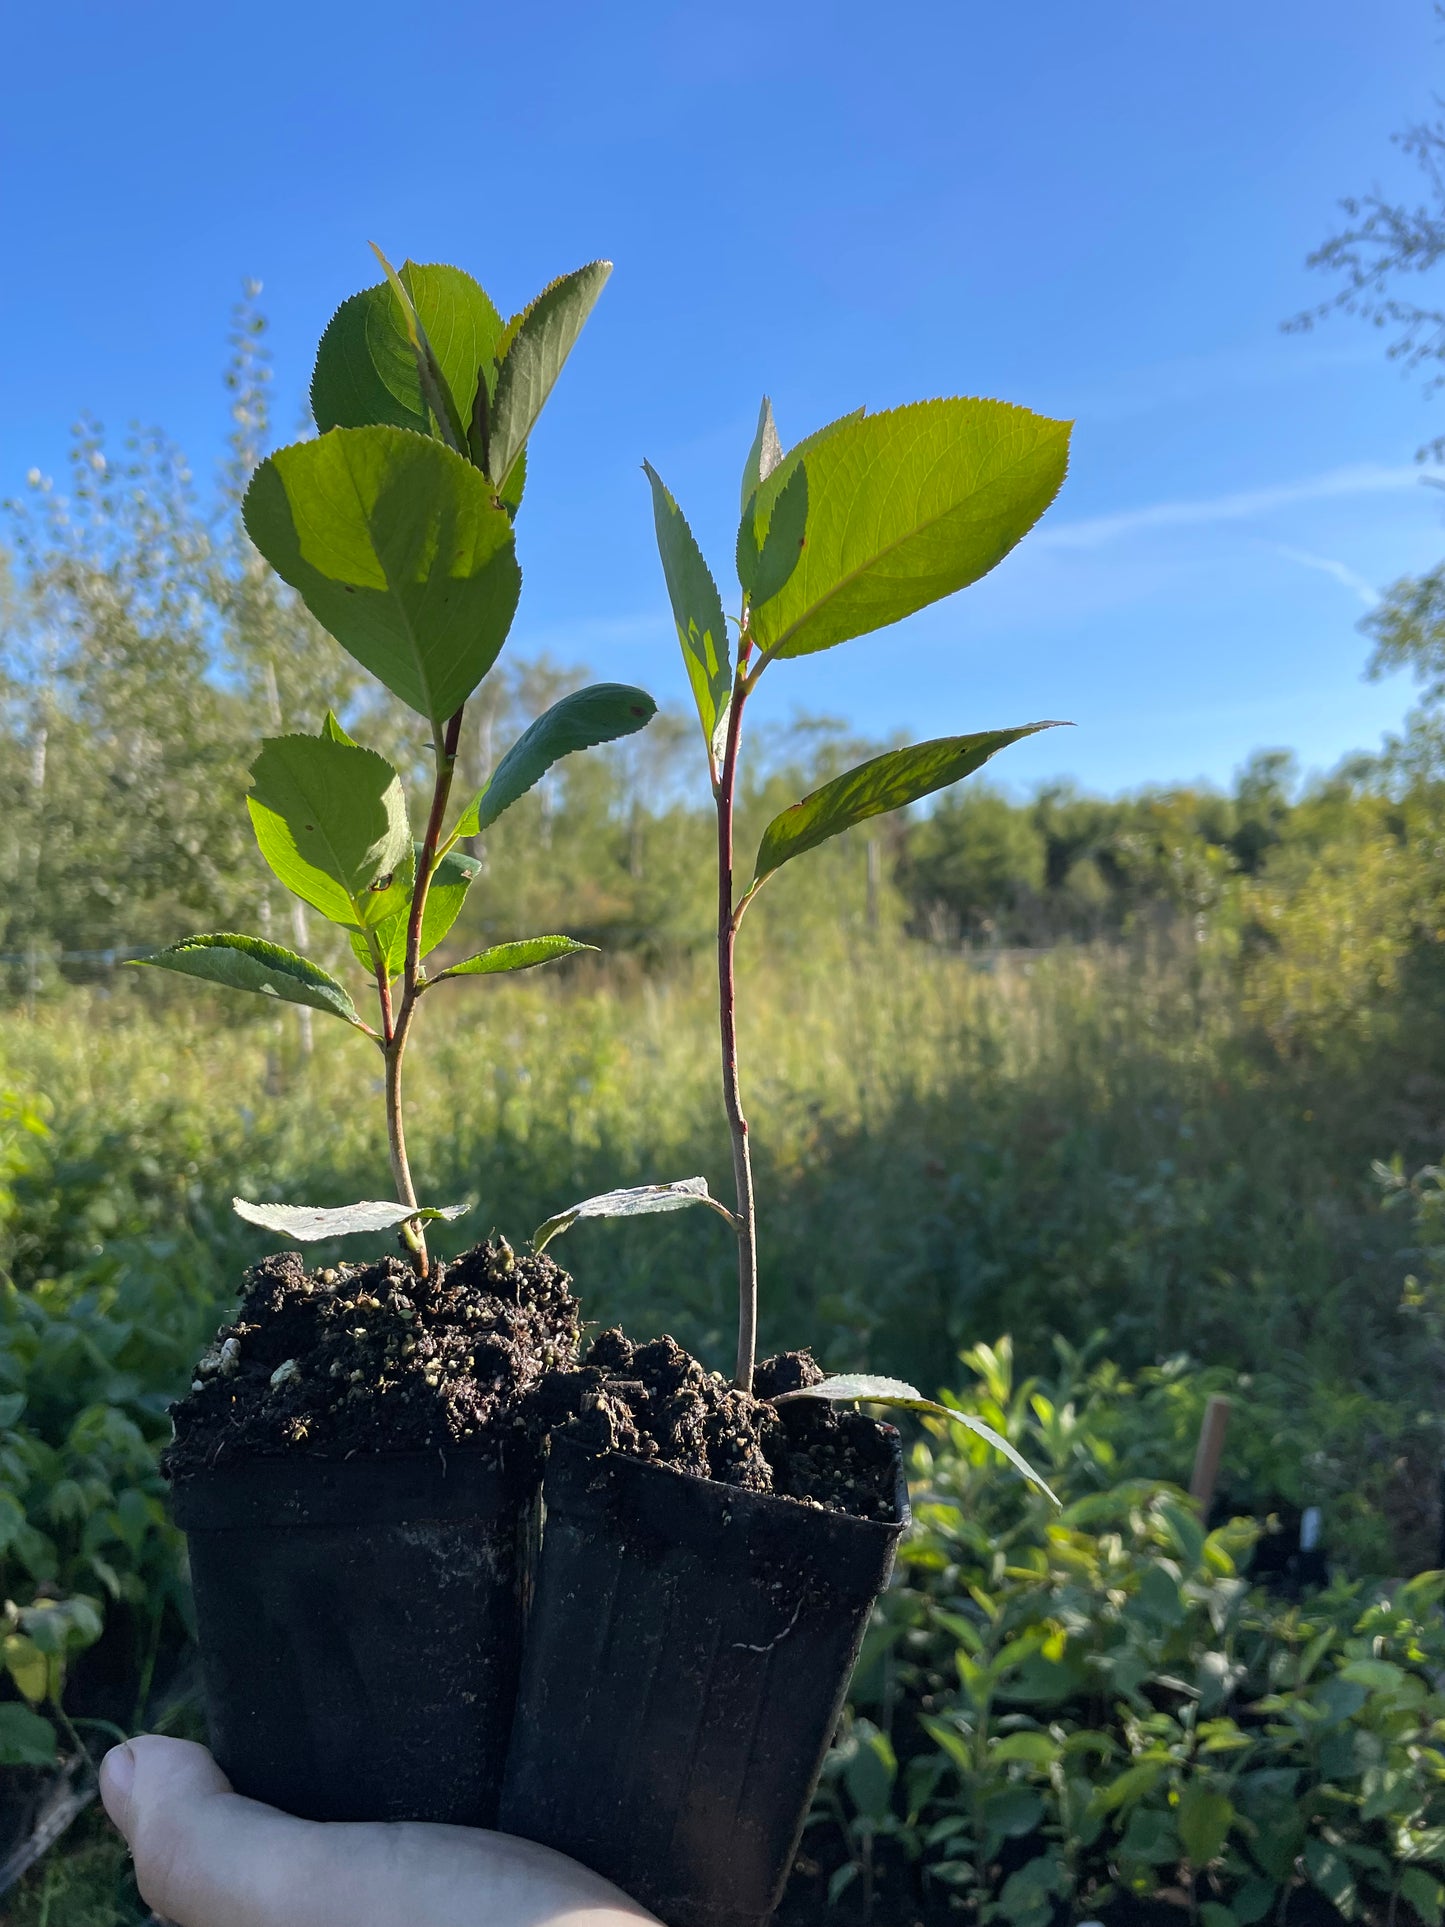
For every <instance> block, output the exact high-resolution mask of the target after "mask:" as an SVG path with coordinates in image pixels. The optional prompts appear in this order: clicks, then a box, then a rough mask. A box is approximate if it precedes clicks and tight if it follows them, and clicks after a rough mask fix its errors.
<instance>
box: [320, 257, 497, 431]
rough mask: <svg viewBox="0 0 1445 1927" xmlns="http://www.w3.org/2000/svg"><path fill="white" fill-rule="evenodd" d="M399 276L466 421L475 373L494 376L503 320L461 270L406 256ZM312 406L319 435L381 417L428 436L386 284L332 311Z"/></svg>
mask: <svg viewBox="0 0 1445 1927" xmlns="http://www.w3.org/2000/svg"><path fill="white" fill-rule="evenodd" d="M399 278H400V280H401V283H402V286H403V288H404V289H405V291H406V293H407V295H408V297H409V299H410V301H411V305H412V309H413V312H414V314H415V316H416V319H417V321H418V322H419V324H420V326H421V329H422V331H423V333H424V335H425V337H426V339H427V341H428V342H429V343H430V344H431V347H432V350H433V352H434V354H435V356H436V360H437V364H438V366H439V368H440V371H441V375H442V379H443V380H444V382H445V384H446V387H447V390H448V392H449V394H450V396H451V400H452V404H453V407H454V408H455V410H456V413H457V415H458V416H459V417H460V419H461V421H462V422H463V424H465V423H466V422H468V421H470V420H471V414H472V402H473V399H474V397H475V395H476V392H477V380H478V374H479V371H480V370H483V369H485V370H486V371H487V372H488V374H489V375H490V376H491V378H492V379H493V380H494V379H495V372H494V366H495V356H496V352H497V345H498V343H499V341H500V340H501V336H502V318H501V316H500V315H499V314H498V313H497V310H496V309H495V307H493V305H492V303H491V301H490V299H489V298H488V297H487V295H486V294H485V293H484V292H483V290H482V289H481V288H480V287H478V285H477V283H476V282H475V281H474V280H473V279H472V277H471V276H470V275H469V274H463V273H462V271H461V269H460V268H449V267H443V266H441V265H440V264H433V265H427V266H423V265H421V264H419V263H417V262H415V261H408V262H406V263H405V264H404V265H403V267H402V270H401V274H400V277H399ZM311 411H312V413H313V414H314V415H315V417H316V426H317V427H318V428H319V429H321V431H322V432H323V434H324V433H325V432H326V430H327V429H330V428H365V427H369V426H371V425H373V424H375V423H378V422H383V423H388V424H390V425H391V426H392V427H393V428H411V429H415V430H416V432H417V433H418V434H422V435H426V434H430V433H431V431H432V417H431V412H430V411H429V409H428V408H427V405H426V403H425V401H424V399H423V396H422V385H421V376H420V374H419V372H418V369H417V361H416V353H415V351H414V349H413V348H412V345H411V341H410V339H409V337H408V334H407V327H406V320H405V317H404V315H403V312H402V308H401V303H400V302H399V300H398V299H397V296H396V294H395V293H394V292H393V290H392V288H391V287H390V286H389V285H388V283H386V282H384V281H383V282H380V283H378V285H377V286H376V287H374V288H367V289H365V290H363V292H362V293H361V294H356V295H353V296H352V297H351V299H350V300H349V301H343V302H342V304H341V306H340V307H339V308H338V309H337V311H336V313H335V314H334V315H333V316H332V318H331V320H330V322H329V323H328V325H327V329H326V332H325V334H324V335H323V336H322V337H321V346H320V348H319V349H318V350H317V355H316V371H315V373H314V374H313V375H312V378H311Z"/></svg>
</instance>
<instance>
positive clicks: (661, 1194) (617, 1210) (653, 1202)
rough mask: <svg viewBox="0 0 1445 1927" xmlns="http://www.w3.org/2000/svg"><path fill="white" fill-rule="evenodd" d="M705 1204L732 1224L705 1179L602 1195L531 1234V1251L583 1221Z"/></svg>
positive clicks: (632, 1215)
mask: <svg viewBox="0 0 1445 1927" xmlns="http://www.w3.org/2000/svg"><path fill="white" fill-rule="evenodd" d="M694 1204H705V1205H708V1206H710V1207H711V1208H712V1210H714V1211H716V1212H719V1213H720V1214H721V1215H722V1216H723V1217H724V1218H726V1219H727V1220H728V1221H729V1223H731V1222H732V1213H731V1212H730V1211H729V1210H728V1208H727V1206H726V1205H725V1204H723V1203H721V1202H720V1201H719V1200H718V1199H717V1198H715V1197H713V1195H712V1193H711V1192H710V1191H709V1190H708V1188H707V1179H706V1178H679V1179H678V1180H677V1181H676V1182H675V1183H673V1184H639V1185H634V1186H633V1187H632V1188H631V1189H630V1190H626V1191H603V1192H601V1193H599V1195H598V1196H597V1197H595V1198H584V1199H583V1200H582V1202H581V1204H574V1205H570V1206H569V1207H568V1208H567V1210H565V1211H559V1212H558V1213H557V1215H556V1216H555V1217H553V1218H548V1219H547V1221H546V1223H545V1224H540V1225H538V1227H537V1229H536V1230H535V1231H534V1232H533V1234H532V1249H533V1250H534V1251H541V1250H542V1249H543V1247H544V1246H545V1245H547V1244H549V1243H550V1242H551V1240H552V1239H553V1238H555V1237H556V1236H557V1235H558V1233H559V1232H562V1231H567V1230H569V1229H570V1228H571V1226H573V1225H574V1224H576V1223H577V1222H578V1221H579V1220H580V1219H582V1218H643V1217H648V1216H650V1215H651V1214H652V1213H654V1212H657V1211H685V1210H686V1209H687V1208H688V1206H689V1205H694Z"/></svg>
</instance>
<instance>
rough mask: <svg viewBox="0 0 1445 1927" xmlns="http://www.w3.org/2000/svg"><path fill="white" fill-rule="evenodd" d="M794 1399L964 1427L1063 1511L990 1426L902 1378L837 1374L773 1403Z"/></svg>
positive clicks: (780, 1396)
mask: <svg viewBox="0 0 1445 1927" xmlns="http://www.w3.org/2000/svg"><path fill="white" fill-rule="evenodd" d="M793 1398H826V1399H830V1400H833V1401H834V1402H840V1401H849V1402H852V1403H856V1404H861V1405H896V1406H899V1407H901V1409H902V1410H904V1411H906V1412H922V1413H925V1414H926V1415H927V1416H928V1417H929V1418H942V1419H949V1420H951V1421H952V1422H953V1424H955V1425H962V1426H965V1427H966V1428H967V1429H968V1430H969V1431H970V1432H973V1433H974V1434H976V1436H977V1437H979V1438H981V1439H982V1440H983V1441H984V1443H985V1444H987V1445H991V1446H992V1447H993V1449H994V1451H995V1452H1002V1454H1003V1456H1004V1457H1005V1458H1006V1459H1007V1460H1008V1462H1009V1464H1010V1465H1011V1466H1013V1468H1014V1470H1015V1471H1016V1472H1021V1473H1022V1474H1023V1476H1024V1478H1026V1479H1027V1480H1028V1482H1029V1484H1030V1485H1036V1486H1037V1487H1038V1489H1039V1491H1040V1492H1042V1493H1043V1494H1044V1496H1045V1497H1046V1498H1049V1499H1052V1500H1053V1502H1054V1504H1055V1505H1056V1506H1058V1507H1059V1510H1060V1511H1062V1510H1063V1505H1062V1502H1061V1501H1060V1499H1059V1497H1058V1495H1057V1494H1056V1493H1055V1492H1054V1491H1053V1490H1052V1489H1051V1488H1050V1487H1049V1486H1048V1485H1046V1484H1045V1483H1044V1481H1043V1479H1042V1478H1040V1476H1039V1474H1038V1473H1037V1472H1035V1470H1034V1468H1033V1467H1032V1466H1031V1465H1030V1464H1029V1462H1028V1460H1027V1459H1026V1458H1025V1457H1024V1456H1023V1454H1022V1453H1021V1452H1016V1451H1015V1450H1014V1448H1013V1447H1012V1446H1011V1445H1010V1444H1009V1442H1008V1440H1007V1439H1006V1438H1003V1437H1001V1436H1000V1434H999V1433H997V1432H995V1431H994V1429H993V1427H992V1426H991V1425H985V1424H984V1422H983V1420H982V1419H981V1418H975V1417H974V1416H973V1414H972V1412H956V1411H955V1410H954V1409H953V1407H952V1406H951V1405H940V1404H939V1403H938V1402H937V1400H936V1399H931V1398H925V1397H924V1396H923V1394H922V1392H920V1391H919V1390H918V1389H917V1388H916V1387H915V1386H912V1385H909V1384H906V1383H905V1382H904V1380H903V1379H901V1378H875V1377H873V1376H871V1375H870V1374H867V1373H863V1372H839V1373H837V1374H835V1375H834V1376H833V1377H831V1378H825V1379H821V1380H820V1381H819V1383H818V1384H816V1385H805V1386H803V1387H802V1388H801V1389H800V1390H799V1391H796V1392H779V1393H778V1394H777V1395H776V1396H775V1398H774V1399H773V1403H774V1405H783V1404H785V1403H786V1402H787V1401H788V1400H789V1399H793Z"/></svg>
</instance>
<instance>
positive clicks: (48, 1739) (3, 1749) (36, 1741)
mask: <svg viewBox="0 0 1445 1927" xmlns="http://www.w3.org/2000/svg"><path fill="white" fill-rule="evenodd" d="M58 1751H59V1746H58V1744H57V1741H56V1738H55V1728H54V1727H53V1726H52V1725H51V1724H50V1722H49V1720H43V1719H41V1717H40V1715H39V1714H38V1713H32V1712H31V1710H30V1708H29V1707H28V1706H22V1705H21V1704H20V1702H19V1701H18V1700H6V1701H4V1702H3V1703H0V1766H54V1764H55V1759H56V1755H57V1753H58Z"/></svg>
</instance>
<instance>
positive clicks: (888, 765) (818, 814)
mask: <svg viewBox="0 0 1445 1927" xmlns="http://www.w3.org/2000/svg"><path fill="white" fill-rule="evenodd" d="M1058 727H1059V725H1058V724H1056V723H1024V724H1023V725H1022V726H1021V727H1020V728H1018V729H986V730H981V731H979V732H978V733H977V734H976V735H972V736H940V737H939V738H938V739H937V740H936V741H934V742H931V743H913V744H911V745H910V746H909V747H908V748H907V749H890V750H888V751H887V752H886V753H885V754H884V755H882V756H874V757H872V758H870V759H869V761H868V762H866V763H860V764H859V765H858V766H857V768H856V769H850V770H845V771H844V773H843V774H842V775H841V776H835V777H834V778H833V780H832V782H831V783H824V784H823V786H822V788H821V789H816V790H812V791H810V792H809V794H808V795H807V796H805V797H804V798H803V800H802V801H801V802H800V803H794V804H793V805H792V806H791V808H789V809H786V810H784V811H783V812H782V814H781V815H780V816H775V817H774V818H773V820H772V822H771V823H770V824H769V825H768V827H767V828H766V829H765V830H764V831H763V840H762V842H761V844H760V845H759V846H758V860H757V863H756V864H755V866H754V870H753V874H754V876H755V877H756V879H757V880H758V881H759V882H761V880H762V879H763V878H764V877H765V876H769V875H771V873H772V872H773V871H774V870H776V869H778V868H779V867H780V866H781V865H782V864H784V863H786V862H787V861H788V860H789V859H790V858H791V857H795V856H801V855H802V853H803V851H804V850H811V849H815V848H816V847H817V845H818V844H820V843H826V842H827V840H828V838H829V837H830V836H837V835H839V834H840V833H841V832H842V831H843V830H850V829H852V828H853V826H854V824H856V823H865V822H866V821H867V820H868V818H869V817H870V816H879V815H881V814H882V813H883V812H884V811H885V810H898V809H902V808H903V807H904V806H905V805H906V804H908V803H916V802H918V801H919V800H920V798H922V797H925V796H931V795H933V793H934V791H935V790H941V789H947V788H948V786H949V784H950V783H957V782H960V781H962V779H963V778H964V777H965V776H971V775H972V774H973V772H974V771H975V770H976V769H981V768H982V767H983V765H984V764H985V763H986V762H987V761H988V760H989V758H990V757H991V756H996V755H997V754H998V752H999V751H1000V750H1001V749H1006V748H1007V747H1008V745H1009V744H1010V743H1016V742H1018V741H1019V740H1020V739H1021V738H1022V737H1024V736H1032V735H1035V734H1036V733H1037V732H1038V731H1039V730H1041V729H1056V728H1058Z"/></svg>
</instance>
